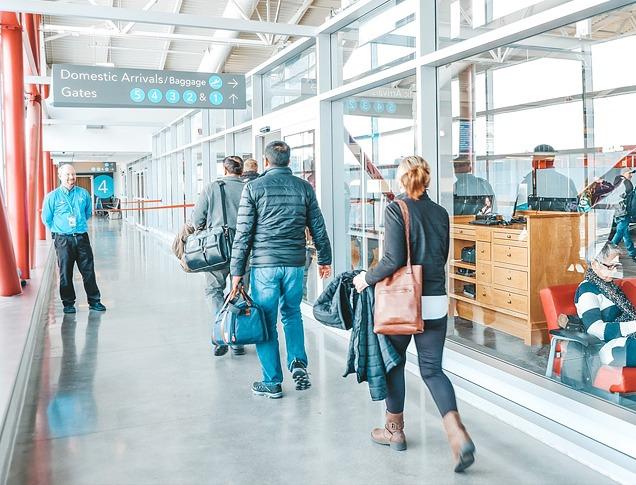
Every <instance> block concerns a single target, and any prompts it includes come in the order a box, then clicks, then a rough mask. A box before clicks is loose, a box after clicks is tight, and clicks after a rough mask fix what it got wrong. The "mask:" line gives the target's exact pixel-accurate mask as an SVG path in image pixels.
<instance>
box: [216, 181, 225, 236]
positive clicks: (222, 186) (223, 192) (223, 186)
mask: <svg viewBox="0 0 636 485" xmlns="http://www.w3.org/2000/svg"><path fill="white" fill-rule="evenodd" d="M218 184H219V189H220V190H221V208H222V209H223V225H224V226H225V227H227V211H226V209H225V182H223V180H219V181H218Z"/></svg>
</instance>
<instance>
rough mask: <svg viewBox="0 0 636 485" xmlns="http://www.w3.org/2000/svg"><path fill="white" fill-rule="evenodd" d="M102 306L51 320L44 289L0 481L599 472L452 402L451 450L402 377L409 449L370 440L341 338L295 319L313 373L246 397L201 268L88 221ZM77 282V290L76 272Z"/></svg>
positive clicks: (453, 478)
mask: <svg viewBox="0 0 636 485" xmlns="http://www.w3.org/2000/svg"><path fill="white" fill-rule="evenodd" d="M92 231H93V235H92V241H93V248H94V251H95V254H96V267H97V274H98V284H99V286H100V288H101V291H102V294H103V302H104V303H105V304H106V305H107V307H108V311H107V312H106V313H104V314H103V315H102V314H95V313H89V312H88V308H87V306H86V303H85V301H84V300H83V298H80V300H79V301H80V302H81V305H80V307H79V312H78V313H77V315H76V316H75V317H70V318H69V317H66V318H62V311H61V310H62V308H61V304H60V302H59V301H58V298H57V290H56V291H54V292H53V295H52V297H51V302H50V306H49V312H48V314H47V315H46V316H45V319H46V321H45V322H44V324H45V327H44V330H43V332H42V335H41V336H40V342H39V349H38V353H37V356H36V359H35V361H34V365H33V373H32V379H31V382H30V388H29V392H28V395H27V402H26V406H25V409H24V412H23V420H22V423H21V428H20V432H19V436H18V439H17V445H16V448H15V453H14V457H13V463H12V468H11V470H10V477H9V483H10V484H28V485H31V484H38V485H47V484H63V485H71V484H90V485H115V484H117V485H119V484H131V485H132V484H134V485H140V484H245V483H252V484H255V485H256V484H258V485H261V484H270V483H271V484H288V483H303V484H324V483H330V484H339V483H342V484H392V485H394V484H402V483H404V484H411V483H413V484H414V483H430V484H433V483H434V484H446V483H466V484H469V483H470V484H493V483H501V484H507V483H515V485H520V484H533V485H534V484H540V483H577V484H594V485H599V484H603V483H610V482H609V480H607V479H605V478H604V477H602V476H601V475H598V474H597V473H595V472H592V471H591V470H589V469H587V468H585V467H584V466H582V465H581V464H579V463H577V462H574V461H573V460H571V459H570V458H568V457H566V456H564V455H562V454H559V453H557V452H555V451H554V450H553V449H551V448H549V447H547V446H545V445H544V444H542V443H540V442H538V441H536V440H534V439H532V438H530V437H528V436H527V435H525V434H523V433H521V432H519V431H517V430H515V429H514V428H512V427H510V426H508V425H507V424H505V423H503V422H500V421H498V420H496V419H494V418H492V417H490V416H488V415H486V414H484V413H482V412H480V411H478V410H476V409H474V408H472V407H471V406H469V405H468V404H466V403H461V402H460V410H461V411H462V414H463V417H464V420H465V422H466V423H467V425H468V427H469V430H470V432H471V433H472V434H473V438H474V440H475V442H476V444H477V448H478V455H477V463H476V464H475V466H474V467H473V468H471V469H470V471H469V472H468V473H466V474H465V475H456V474H454V473H453V472H452V471H451V466H452V464H451V458H450V454H449V451H448V447H447V444H446V440H445V436H444V433H443V430H442V427H441V422H440V419H439V417H438V415H437V411H436V409H435V406H434V404H433V402H432V400H431V399H430V397H429V396H428V394H427V392H426V391H425V390H424V387H423V385H422V384H421V382H420V381H419V379H418V378H416V377H415V376H412V375H408V376H407V384H408V401H407V405H406V426H407V427H406V433H407V436H408V439H409V449H408V451H406V452H403V453H397V452H392V451H390V450H389V449H387V448H384V447H380V446H377V445H374V444H372V443H371V442H370V440H369V430H370V428H371V427H373V426H374V425H377V424H379V423H381V422H382V415H383V405H382V403H372V402H371V401H370V400H369V397H368V390H367V388H366V385H365V384H360V385H359V384H356V383H355V380H354V378H353V377H351V376H350V377H349V378H346V379H343V378H342V377H341V375H342V373H343V369H344V365H345V355H346V348H347V343H346V342H345V341H344V340H342V339H341V338H339V337H338V336H335V335H332V334H331V333H327V332H324V331H323V330H322V329H321V328H320V327H319V326H317V325H316V324H313V323H307V343H308V353H309V356H310V359H311V362H310V370H311V371H312V378H313V387H312V388H311V390H309V391H304V392H296V391H294V390H293V388H292V386H291V385H290V383H289V381H286V382H285V383H284V385H283V386H284V391H285V392H286V394H285V397H284V398H283V399H281V400H268V399H265V398H259V397H254V396H252V395H251V392H250V384H251V382H252V381H253V380H255V379H257V378H259V366H258V361H257V359H256V355H255V353H254V350H253V349H249V350H248V353H247V355H245V356H242V357H234V356H231V355H226V356H224V357H222V358H215V357H213V356H212V354H211V352H210V348H209V345H208V338H207V336H208V323H207V320H209V317H208V316H207V315H206V307H205V303H204V300H203V277H201V276H200V275H186V274H185V273H183V272H181V270H180V269H179V268H178V265H177V263H176V261H174V259H173V258H172V256H171V255H170V254H169V253H168V248H167V247H165V246H164V245H163V243H160V242H159V241H157V240H155V239H153V238H152V237H150V236H148V235H146V234H144V233H141V232H139V231H137V230H136V229H133V228H131V227H130V226H127V225H125V224H123V223H121V221H110V222H109V221H96V222H95V223H94V224H93V228H92ZM77 290H78V295H82V297H83V290H82V289H81V284H80V282H79V280H77Z"/></svg>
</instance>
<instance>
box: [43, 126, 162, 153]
mask: <svg viewBox="0 0 636 485" xmlns="http://www.w3.org/2000/svg"><path fill="white" fill-rule="evenodd" d="M156 131H157V128H156V127H150V126H144V127H137V126H112V127H108V126H107V127H105V128H104V129H102V130H87V129H86V128H84V127H83V126H73V125H46V126H44V150H46V151H50V152H61V151H66V152H151V151H152V134H153V133H154V132H156Z"/></svg>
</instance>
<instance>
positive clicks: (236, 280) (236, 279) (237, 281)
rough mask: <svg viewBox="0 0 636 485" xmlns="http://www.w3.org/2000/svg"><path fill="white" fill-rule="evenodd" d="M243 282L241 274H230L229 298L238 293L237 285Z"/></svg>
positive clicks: (231, 298) (234, 296)
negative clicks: (230, 287)
mask: <svg viewBox="0 0 636 485" xmlns="http://www.w3.org/2000/svg"><path fill="white" fill-rule="evenodd" d="M242 282H243V277H242V276H232V289H231V290H230V294H229V295H228V299H229V300H233V299H234V298H236V295H238V292H239V287H240V286H241V283H242Z"/></svg>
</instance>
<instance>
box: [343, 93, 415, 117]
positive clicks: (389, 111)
mask: <svg viewBox="0 0 636 485" xmlns="http://www.w3.org/2000/svg"><path fill="white" fill-rule="evenodd" d="M344 112H345V114H348V115H356V116H375V117H380V118H412V117H413V102H412V101H411V100H407V101H405V100H396V99H391V98H357V97H356V98H347V99H346V100H345V102H344Z"/></svg>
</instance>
